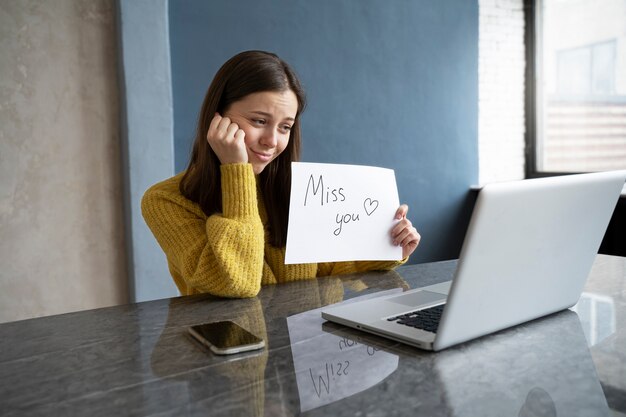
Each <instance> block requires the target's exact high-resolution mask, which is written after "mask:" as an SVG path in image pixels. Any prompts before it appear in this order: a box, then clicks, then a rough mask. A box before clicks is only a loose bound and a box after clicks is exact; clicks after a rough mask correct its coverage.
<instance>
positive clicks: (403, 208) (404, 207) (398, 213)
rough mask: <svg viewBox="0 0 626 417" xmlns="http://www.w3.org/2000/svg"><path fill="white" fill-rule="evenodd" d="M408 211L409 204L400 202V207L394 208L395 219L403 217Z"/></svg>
mask: <svg viewBox="0 0 626 417" xmlns="http://www.w3.org/2000/svg"><path fill="white" fill-rule="evenodd" d="M408 212H409V206H407V205H406V204H402V205H401V206H400V207H398V210H396V216H395V218H396V220H400V219H402V218H404V217H406V214H407V213H408Z"/></svg>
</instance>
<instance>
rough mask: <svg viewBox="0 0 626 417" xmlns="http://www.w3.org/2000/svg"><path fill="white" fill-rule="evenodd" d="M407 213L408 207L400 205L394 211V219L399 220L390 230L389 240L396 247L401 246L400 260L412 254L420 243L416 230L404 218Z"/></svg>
mask: <svg viewBox="0 0 626 417" xmlns="http://www.w3.org/2000/svg"><path fill="white" fill-rule="evenodd" d="M408 211H409V206H407V205H406V204H402V205H401V206H400V207H399V208H398V211H396V217H395V218H396V219H397V220H400V221H399V222H398V223H397V224H396V225H395V226H394V227H393V228H392V229H391V238H392V239H393V244H394V245H396V246H402V258H403V259H406V258H407V257H408V256H409V255H411V254H412V253H413V251H414V250H415V248H417V245H419V243H420V239H421V236H420V234H419V233H417V229H415V227H413V224H412V223H411V221H410V220H409V219H407V218H406V213H407V212H408Z"/></svg>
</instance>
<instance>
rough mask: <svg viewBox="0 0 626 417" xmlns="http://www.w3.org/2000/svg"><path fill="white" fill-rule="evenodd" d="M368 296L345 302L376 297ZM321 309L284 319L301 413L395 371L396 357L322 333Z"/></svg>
mask: <svg viewBox="0 0 626 417" xmlns="http://www.w3.org/2000/svg"><path fill="white" fill-rule="evenodd" d="M398 291H399V292H401V291H402V290H401V289H399V288H398V289H393V290H390V291H383V292H379V293H376V294H369V295H367V296H364V297H358V298H357V299H351V300H348V301H347V302H352V301H357V300H362V299H365V298H373V297H379V296H382V295H386V294H388V293H395V292H398ZM327 307H328V306H326V307H322V308H318V309H315V310H311V311H306V312H304V313H300V314H296V315H294V316H291V317H287V327H288V329H289V340H290V341H291V353H292V355H293V364H294V369H295V373H296V383H297V385H298V394H299V397H300V411H302V412H304V411H307V410H311V409H313V408H317V407H320V406H322V405H326V404H330V403H332V402H335V401H338V400H341V399H343V398H346V397H349V396H350V395H353V394H356V393H358V392H361V391H364V390H366V389H368V388H370V387H373V386H374V385H376V384H378V383H379V382H381V381H382V380H384V379H385V378H386V377H387V376H389V375H390V374H391V373H392V372H393V371H395V370H396V369H397V368H398V356H397V355H393V354H391V353H387V352H384V351H381V350H379V349H378V348H375V347H373V346H368V345H366V344H362V343H361V342H359V341H356V340H353V339H350V338H348V337H343V336H336V335H333V334H330V333H326V332H324V331H323V330H322V324H323V322H324V319H322V317H321V310H322V309H323V308H327Z"/></svg>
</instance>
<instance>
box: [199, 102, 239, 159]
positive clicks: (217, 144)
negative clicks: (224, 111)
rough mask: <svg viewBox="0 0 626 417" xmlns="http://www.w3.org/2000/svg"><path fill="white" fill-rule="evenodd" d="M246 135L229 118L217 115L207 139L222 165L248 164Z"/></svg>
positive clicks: (211, 124)
mask: <svg viewBox="0 0 626 417" xmlns="http://www.w3.org/2000/svg"><path fill="white" fill-rule="evenodd" d="M245 135H246V134H245V132H244V131H243V130H242V129H240V128H239V125H238V124H237V123H234V122H233V121H232V120H231V119H230V118H229V117H222V116H221V115H220V114H219V113H215V116H214V117H213V119H212V120H211V123H210V124H209V130H208V132H207V136H206V139H207V142H208V143H209V145H210V146H211V148H212V149H213V151H214V152H215V154H216V155H217V157H218V158H219V160H220V162H221V163H222V164H229V163H240V162H248V154H247V151H246V147H245Z"/></svg>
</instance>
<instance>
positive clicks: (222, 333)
mask: <svg viewBox="0 0 626 417" xmlns="http://www.w3.org/2000/svg"><path fill="white" fill-rule="evenodd" d="M189 332H190V333H191V334H192V335H193V336H194V337H195V338H196V339H198V340H199V341H200V342H202V343H203V344H205V345H208V346H209V348H210V349H211V350H212V351H213V352H215V353H217V354H220V355H226V354H230V353H237V352H244V351H248V350H254V349H261V348H262V347H264V346H265V342H264V341H263V339H261V338H259V337H257V336H255V335H253V334H252V333H250V332H249V331H247V330H246V329H244V328H243V327H241V326H239V325H238V324H237V323H234V322H232V321H218V322H214V323H204V324H198V325H195V326H191V327H190V328H189Z"/></svg>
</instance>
